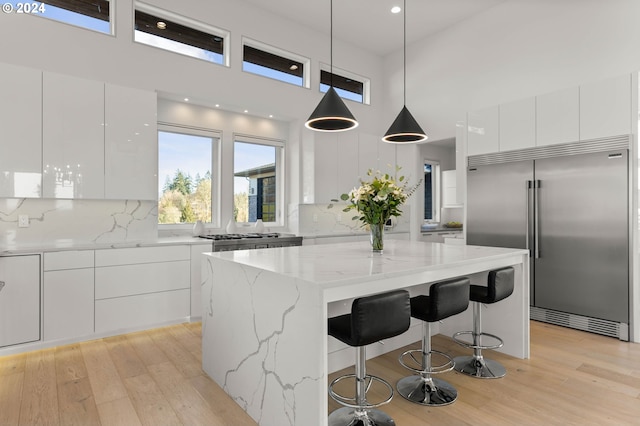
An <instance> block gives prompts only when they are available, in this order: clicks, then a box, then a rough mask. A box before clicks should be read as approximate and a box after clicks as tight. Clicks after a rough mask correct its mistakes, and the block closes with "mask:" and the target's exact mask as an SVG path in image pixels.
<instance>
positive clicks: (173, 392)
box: [149, 362, 233, 426]
mask: <svg viewBox="0 0 640 426" xmlns="http://www.w3.org/2000/svg"><path fill="white" fill-rule="evenodd" d="M149 372H150V374H151V377H153V379H154V380H155V382H156V383H157V384H158V386H159V387H160V390H161V391H162V393H163V394H164V396H165V398H166V399H167V400H168V401H169V403H170V404H171V407H173V409H174V410H175V412H176V414H177V415H178V417H179V418H180V420H181V421H182V423H184V424H185V425H209V426H217V425H219V426H226V425H227V424H228V420H229V419H222V420H221V419H220V418H219V417H218V416H217V415H216V414H215V413H214V412H213V410H212V409H211V408H210V406H209V404H208V403H207V402H205V400H204V399H203V398H202V396H201V395H200V394H199V393H198V392H197V391H196V390H195V389H194V388H193V386H191V384H190V383H189V381H188V380H187V379H185V378H184V376H183V375H182V373H181V372H180V371H179V370H178V369H177V368H176V366H175V365H174V364H172V363H171V362H165V363H162V364H155V365H152V366H150V367H149ZM219 408H220V407H219ZM232 424H233V423H232Z"/></svg>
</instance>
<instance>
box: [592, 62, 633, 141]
mask: <svg viewBox="0 0 640 426" xmlns="http://www.w3.org/2000/svg"><path fill="white" fill-rule="evenodd" d="M633 118H635V119H637V117H633ZM631 122H632V114H631V75H630V74H625V75H623V76H620V77H615V78H610V79H607V80H602V81H598V82H595V83H591V84H585V85H582V86H580V140H589V139H596V138H602V137H607V136H618V135H627V134H630V133H631Z"/></svg>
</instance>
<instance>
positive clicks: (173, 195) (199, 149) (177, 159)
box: [158, 125, 219, 224]
mask: <svg viewBox="0 0 640 426" xmlns="http://www.w3.org/2000/svg"><path fill="white" fill-rule="evenodd" d="M158 129H159V131H158V189H159V194H158V223H159V224H186V223H191V224H192V223H195V222H196V221H197V220H201V221H202V222H205V223H211V222H214V219H215V218H214V217H213V207H214V204H213V195H214V194H213V192H214V191H213V188H214V185H212V184H213V176H214V173H213V172H214V165H216V163H217V162H216V158H217V155H216V153H217V144H218V140H219V137H218V135H217V134H216V133H214V132H208V131H204V130H199V129H185V128H179V127H171V126H162V125H161V126H159V127H158Z"/></svg>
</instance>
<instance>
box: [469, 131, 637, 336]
mask: <svg viewBox="0 0 640 426" xmlns="http://www.w3.org/2000/svg"><path fill="white" fill-rule="evenodd" d="M628 146H629V139H628V137H624V138H622V137H621V138H611V139H607V140H601V141H593V142H590V143H575V144H567V145H558V146H550V147H543V148H535V149H528V150H523V151H512V152H506V153H500V154H493V155H480V156H474V157H469V161H468V169H467V203H468V204H467V243H468V244H470V245H487V246H498V247H513V248H528V249H529V250H530V255H531V261H530V267H531V271H530V273H531V280H530V283H531V306H532V307H531V318H532V319H536V320H541V321H545V322H550V323H554V324H559V325H563V326H568V327H572V328H577V329H582V330H587V331H592V332H596V333H599V334H605V335H610V336H615V337H618V338H620V339H622V340H628V335H629V331H628V324H629V204H628V203H629V201H628V199H629V191H628V182H629V177H628Z"/></svg>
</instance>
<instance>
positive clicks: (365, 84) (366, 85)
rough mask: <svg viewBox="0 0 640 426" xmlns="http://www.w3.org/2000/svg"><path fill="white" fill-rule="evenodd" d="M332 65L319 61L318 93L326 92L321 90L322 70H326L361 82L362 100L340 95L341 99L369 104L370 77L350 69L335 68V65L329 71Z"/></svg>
mask: <svg viewBox="0 0 640 426" xmlns="http://www.w3.org/2000/svg"><path fill="white" fill-rule="evenodd" d="M331 70H332V67H331V65H329V64H325V63H324V62H320V71H319V75H318V78H319V80H320V82H319V83H318V90H319V91H320V93H326V92H323V91H322V77H321V75H322V71H324V72H327V73H329V74H333V75H337V76H339V77H343V78H348V79H351V80H355V81H358V82H360V83H362V102H359V101H356V100H354V99H349V98H344V97H342V96H340V97H341V98H342V99H345V100H348V101H351V102H355V103H358V104H363V105H370V104H371V79H369V78H367V77H364V76H362V75H359V74H356V73H353V72H351V71H347V70H344V69H342V68H337V67H335V66H334V67H333V73H332V72H331Z"/></svg>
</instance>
